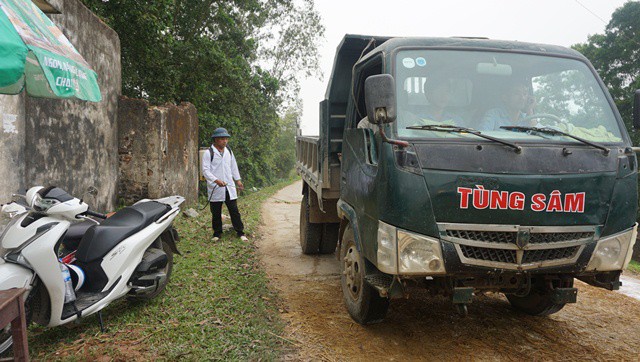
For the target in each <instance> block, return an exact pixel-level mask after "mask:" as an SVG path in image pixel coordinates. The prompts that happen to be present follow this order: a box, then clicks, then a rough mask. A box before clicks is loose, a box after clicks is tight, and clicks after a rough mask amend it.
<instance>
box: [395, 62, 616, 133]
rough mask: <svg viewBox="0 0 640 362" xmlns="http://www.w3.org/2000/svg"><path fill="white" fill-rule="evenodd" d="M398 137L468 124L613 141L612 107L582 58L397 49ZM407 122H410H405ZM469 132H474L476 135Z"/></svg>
mask: <svg viewBox="0 0 640 362" xmlns="http://www.w3.org/2000/svg"><path fill="white" fill-rule="evenodd" d="M395 77H396V80H397V94H398V120H397V122H396V128H397V133H398V136H399V137H401V138H471V137H473V136H472V135H469V134H465V133H459V132H437V131H430V130H428V129H426V130H425V129H416V128H420V126H424V125H450V126H459V127H468V128H472V129H475V130H478V131H481V132H482V133H483V134H485V135H489V136H493V137H498V138H500V139H506V140H519V141H527V140H531V141H536V142H579V141H577V140H575V139H571V138H569V137H566V136H563V135H562V134H561V133H553V132H514V131H513V130H512V129H509V126H521V127H537V128H551V129H555V130H558V131H560V132H562V133H567V134H570V135H572V136H575V137H578V138H581V139H583V140H588V141H594V142H604V143H607V142H621V141H622V135H621V131H620V127H619V125H618V122H617V121H616V118H615V116H614V113H613V111H612V109H611V106H610V105H609V103H608V101H607V98H606V96H605V94H604V93H603V91H602V88H601V87H600V85H599V83H598V81H597V80H596V78H595V77H594V75H593V73H591V71H590V70H589V68H588V67H587V65H586V64H584V63H582V62H580V61H578V60H574V59H566V58H558V57H551V56H539V55H529V54H514V53H500V52H482V51H457V50H405V51H400V52H398V54H397V57H396V74H395ZM407 127H410V128H407ZM476 139H477V138H476Z"/></svg>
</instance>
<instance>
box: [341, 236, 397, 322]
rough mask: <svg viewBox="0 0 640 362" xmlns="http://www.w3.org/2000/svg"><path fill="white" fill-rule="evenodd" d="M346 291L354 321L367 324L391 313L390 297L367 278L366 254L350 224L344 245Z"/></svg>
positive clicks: (343, 241) (344, 237)
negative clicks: (361, 248)
mask: <svg viewBox="0 0 640 362" xmlns="http://www.w3.org/2000/svg"><path fill="white" fill-rule="evenodd" d="M340 269H341V271H342V273H341V274H342V275H341V277H340V283H341V284H342V295H343V297H344V302H345V305H346V306H347V310H348V311H349V315H351V318H353V320H354V321H356V322H358V323H360V324H363V325H366V324H373V323H377V322H381V321H382V320H383V319H384V317H385V316H386V315H387V310H388V309H389V299H388V298H383V297H381V296H380V294H379V293H378V291H377V290H375V289H374V288H373V287H371V286H370V285H369V284H368V283H367V282H366V281H365V278H364V277H365V260H364V256H363V255H362V254H361V253H360V252H359V251H358V249H357V248H356V243H355V239H354V235H353V230H352V229H351V227H350V226H348V227H347V228H346V229H345V231H344V235H343V237H342V245H341V247H340Z"/></svg>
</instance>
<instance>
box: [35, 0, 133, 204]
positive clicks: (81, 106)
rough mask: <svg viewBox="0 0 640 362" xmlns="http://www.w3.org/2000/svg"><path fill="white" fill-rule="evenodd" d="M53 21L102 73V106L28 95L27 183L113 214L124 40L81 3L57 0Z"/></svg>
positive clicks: (99, 80)
mask: <svg viewBox="0 0 640 362" xmlns="http://www.w3.org/2000/svg"><path fill="white" fill-rule="evenodd" d="M50 3H51V4H52V5H53V6H55V7H56V8H57V9H58V10H60V12H61V14H59V15H52V16H51V20H52V21H53V22H54V23H55V24H56V25H57V26H58V27H59V28H60V29H61V30H62V32H63V33H64V34H65V36H66V37H67V38H68V39H69V41H70V42H71V43H72V44H73V45H74V46H75V47H76V49H77V50H78V52H79V53H80V54H81V55H82V56H83V57H84V58H85V59H86V60H87V62H88V63H89V65H91V67H92V68H93V70H94V71H96V73H97V74H98V82H99V83H100V90H101V93H102V101H101V102H99V103H92V102H84V101H79V100H55V99H36V98H31V97H26V102H25V103H26V112H25V118H26V121H25V132H26V141H25V149H24V154H25V171H24V177H25V183H26V184H27V186H31V185H36V184H38V185H57V186H60V187H62V188H64V189H66V190H67V191H68V192H70V193H71V194H73V195H76V196H82V194H83V193H84V191H86V189H87V188H88V187H89V186H91V185H93V186H95V187H97V188H98V196H97V197H95V198H93V197H90V198H87V199H86V200H87V202H88V203H89V204H90V206H91V207H93V208H95V209H97V210H112V209H113V208H114V207H115V201H116V185H117V178H118V153H117V149H118V144H117V121H116V119H117V112H118V97H119V96H120V94H121V67H120V39H119V38H118V34H117V33H116V32H115V31H113V30H112V29H111V28H109V27H108V26H107V25H106V24H104V23H103V22H102V21H101V20H100V19H99V18H98V17H97V16H95V15H94V14H93V13H91V11H89V9H87V8H86V7H85V6H84V5H82V4H81V2H80V1H79V0H64V1H63V0H51V1H50Z"/></svg>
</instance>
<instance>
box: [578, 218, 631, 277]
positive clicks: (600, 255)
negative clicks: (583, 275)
mask: <svg viewBox="0 0 640 362" xmlns="http://www.w3.org/2000/svg"><path fill="white" fill-rule="evenodd" d="M637 233H638V224H635V225H634V226H633V228H631V229H628V230H625V231H623V232H621V233H618V234H615V235H611V236H607V237H605V238H602V239H600V240H598V243H597V244H596V248H595V249H594V250H593V254H592V255H591V260H589V264H587V268H586V269H585V270H597V271H612V270H624V269H625V268H626V267H627V265H629V261H630V260H631V254H632V253H633V244H635V242H636V235H637Z"/></svg>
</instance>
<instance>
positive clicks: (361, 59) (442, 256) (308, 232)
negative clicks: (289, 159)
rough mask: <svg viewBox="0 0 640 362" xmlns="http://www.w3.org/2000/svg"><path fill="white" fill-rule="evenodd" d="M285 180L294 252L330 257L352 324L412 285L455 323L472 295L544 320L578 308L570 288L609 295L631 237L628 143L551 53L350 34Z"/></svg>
mask: <svg viewBox="0 0 640 362" xmlns="http://www.w3.org/2000/svg"><path fill="white" fill-rule="evenodd" d="M635 98H636V104H635V108H634V120H635V122H636V123H638V122H639V120H640V116H639V115H638V107H639V105H638V104H639V103H640V102H639V100H640V92H636V95H635ZM296 168H297V171H298V173H299V174H300V175H301V176H302V179H303V181H304V183H303V190H302V193H303V200H302V204H301V210H300V244H301V247H302V250H303V252H304V253H306V254H314V253H333V252H335V250H336V246H337V245H339V246H338V254H339V261H340V265H341V271H342V276H341V283H342V290H343V294H344V300H345V304H346V306H347V309H348V311H349V314H350V315H351V317H352V318H353V319H354V320H355V321H357V322H359V323H362V324H368V323H373V322H376V321H380V320H382V319H383V318H384V317H385V315H386V312H387V308H388V306H389V301H390V300H391V299H394V298H398V297H403V296H406V295H407V289H408V288H412V287H424V288H428V289H429V290H430V291H431V292H432V293H433V294H438V293H440V294H443V295H445V296H448V297H450V298H451V300H452V302H453V305H455V306H456V308H457V309H458V311H459V312H461V313H463V314H466V312H467V307H466V306H467V304H468V303H470V302H471V300H472V297H473V294H474V293H476V292H500V293H504V294H505V295H506V297H507V299H508V300H509V302H510V303H511V305H512V306H513V308H515V309H517V310H519V311H522V312H524V313H528V314H532V315H548V314H552V313H555V312H557V311H559V310H560V309H562V307H563V306H564V305H565V304H566V303H574V302H576V298H577V289H576V288H574V285H573V282H574V279H575V278H578V279H580V280H582V281H584V282H586V283H589V284H591V285H595V286H598V287H602V288H605V289H609V290H615V289H618V288H619V286H620V281H619V276H620V273H621V272H622V270H624V269H625V267H626V266H627V264H628V263H629V260H630V258H631V253H632V249H633V244H634V243H635V240H636V229H637V224H636V211H637V204H638V191H637V185H638V180H637V170H638V164H637V158H636V155H635V153H634V149H633V148H632V144H631V140H630V138H629V135H628V134H627V132H626V130H625V126H624V123H623V121H622V119H621V117H620V114H619V113H618V111H617V109H616V107H615V104H614V102H613V100H612V98H611V96H610V95H609V93H608V91H607V89H606V87H605V86H604V84H603V82H602V81H601V80H600V78H599V77H598V75H597V73H596V71H595V70H594V68H593V66H592V65H591V64H590V63H589V61H588V60H587V59H586V58H585V57H584V56H582V55H581V54H579V53H578V52H576V51H574V50H571V49H567V48H564V47H559V46H552V45H542V44H530V43H522V42H515V41H496V40H489V39H483V38H389V37H377V36H359V35H347V36H345V37H344V39H343V40H342V42H341V43H340V45H339V46H338V49H337V53H336V56H335V62H334V66H333V72H332V74H331V78H330V80H329V84H328V87H327V91H326V95H325V99H324V100H323V101H322V102H321V103H320V136H319V137H305V136H299V137H298V138H297V164H296Z"/></svg>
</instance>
